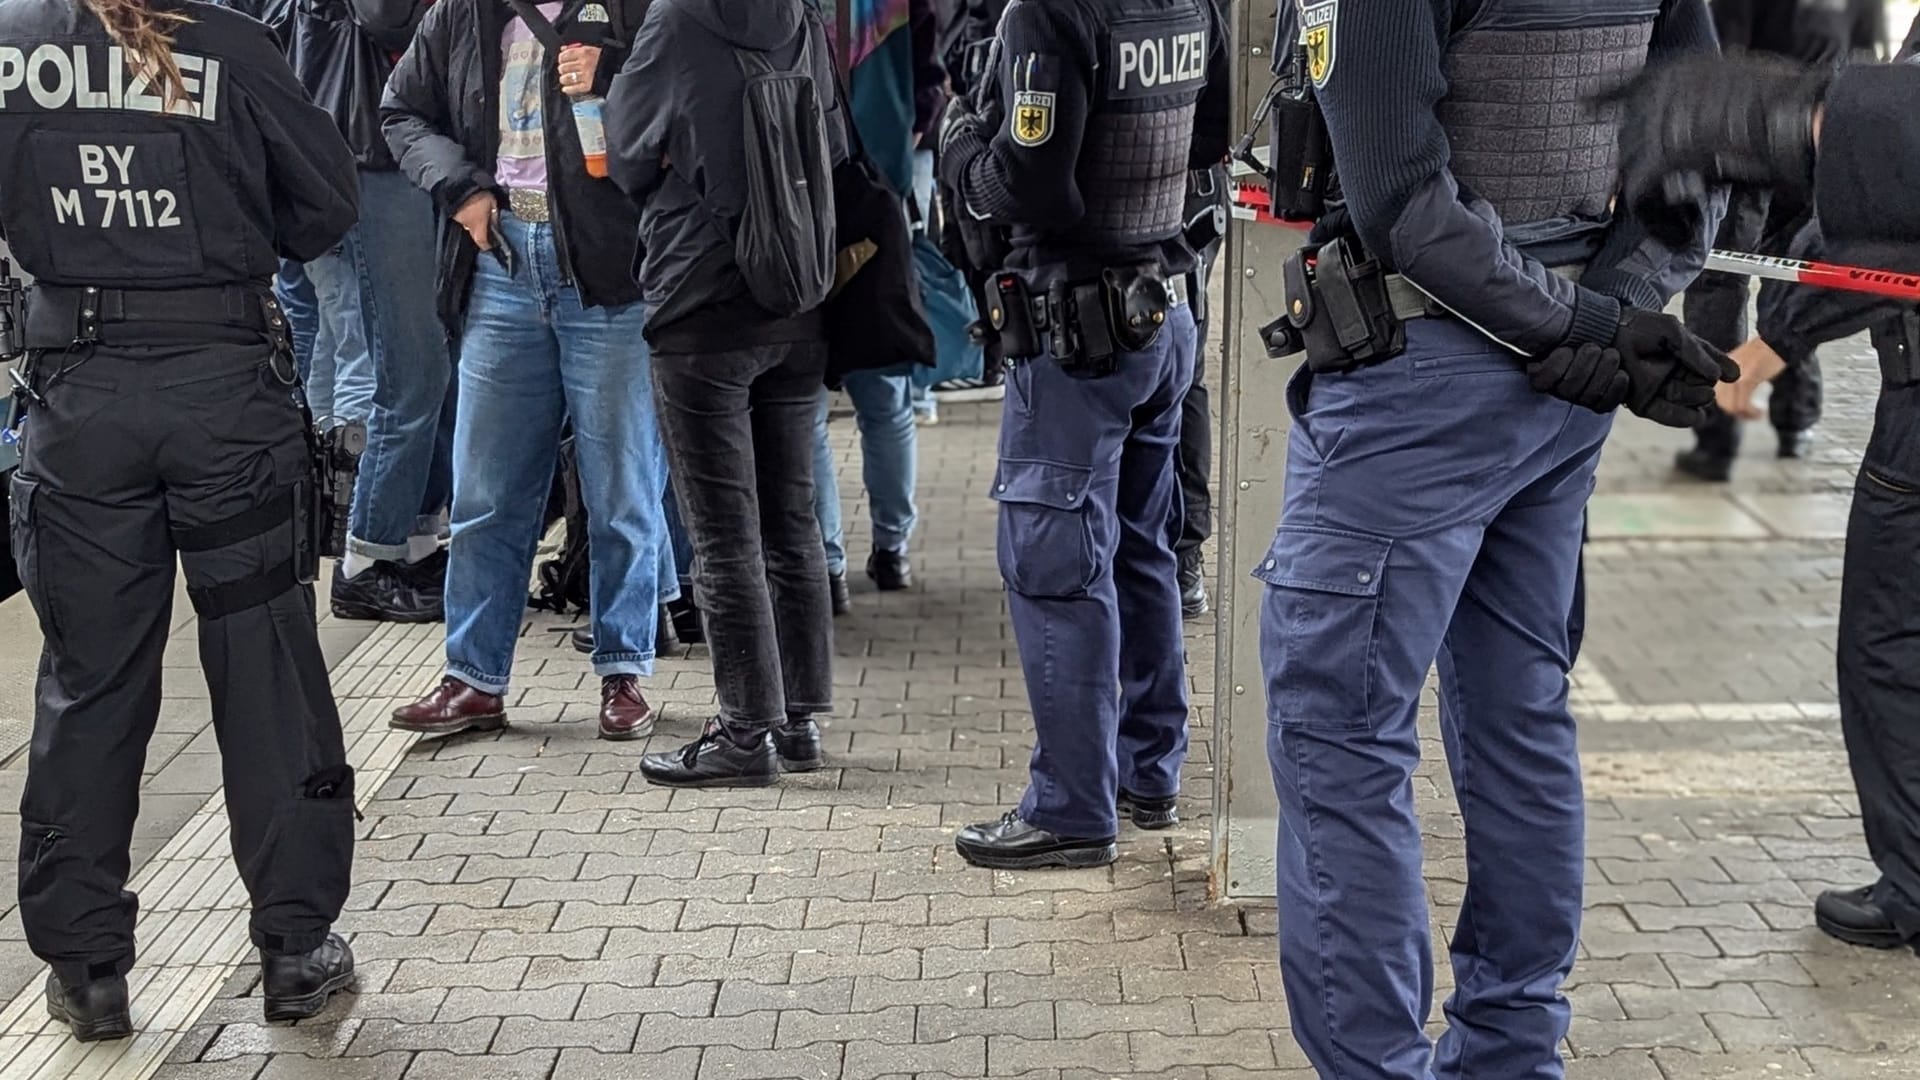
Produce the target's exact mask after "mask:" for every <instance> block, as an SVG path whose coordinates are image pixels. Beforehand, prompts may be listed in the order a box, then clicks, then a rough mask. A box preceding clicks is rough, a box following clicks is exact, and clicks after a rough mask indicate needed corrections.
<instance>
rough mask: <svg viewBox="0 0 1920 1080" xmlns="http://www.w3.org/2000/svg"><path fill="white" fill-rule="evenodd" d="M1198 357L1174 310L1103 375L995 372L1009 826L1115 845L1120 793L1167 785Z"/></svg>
mask: <svg viewBox="0 0 1920 1080" xmlns="http://www.w3.org/2000/svg"><path fill="white" fill-rule="evenodd" d="M1197 347H1198V333H1197V331H1196V330H1195V329H1194V324H1193V313H1192V311H1191V310H1189V309H1188V308H1187V307H1185V306H1181V307H1176V308H1174V309H1172V310H1171V311H1169V312H1168V318H1167V323H1166V326H1165V327H1164V328H1163V329H1162V331H1161V332H1160V335H1159V338H1158V339H1157V340H1156V341H1155V342H1154V343H1153V345H1152V346H1150V347H1149V348H1147V349H1145V350H1143V351H1141V352H1135V353H1123V354H1121V355H1120V356H1119V357H1118V358H1117V362H1116V366H1117V370H1116V371H1115V372H1114V373H1113V374H1111V375H1107V376H1104V377H1101V378H1094V379H1087V378H1078V377H1075V376H1073V375H1069V374H1068V373H1066V372H1064V371H1062V370H1061V369H1060V365H1059V364H1058V363H1056V362H1055V361H1054V360H1053V359H1052V357H1050V356H1046V355H1042V356H1040V357H1037V358H1035V359H1032V360H1023V361H1021V362H1020V363H1019V364H1018V365H1017V366H1016V367H1015V368H1014V369H1013V370H1012V371H1011V372H1009V374H1008V376H1007V397H1006V405H1005V408H1004V414H1003V418H1002V421H1001V427H1000V464H999V468H998V469H997V470H996V475H995V477H994V482H993V497H994V499H995V500H996V501H997V502H999V504H1000V533H999V555H1000V573H1001V576H1002V577H1003V578H1005V579H1006V585H1007V606H1008V608H1009V609H1010V610H1011V613H1012V616H1013V632H1014V637H1015V639H1016V641H1017V642H1018V643H1019V646H1020V666H1021V668H1022V669H1023V671H1024V672H1025V674H1026V680H1027V694H1028V698H1029V700H1030V702H1031V703H1032V707H1033V718H1034V727H1035V729H1036V730H1035V737H1034V747H1033V761H1032V766H1031V773H1032V782H1031V783H1030V784H1029V786H1028V788H1027V794H1026V797H1025V798H1024V799H1023V800H1022V801H1021V803H1020V816H1021V817H1022V818H1023V819H1025V820H1026V821H1028V822H1030V823H1032V824H1034V825H1036V826H1038V827H1040V828H1042V829H1046V830H1048V831H1050V832H1053V833H1057V834H1059V835H1061V836H1068V837H1079V838H1090V839H1097V838H1102V837H1109V836H1113V835H1115V834H1116V833H1117V832H1118V831H1119V822H1118V819H1117V817H1116V815H1115V812H1114V801H1115V797H1116V789H1117V788H1119V787H1125V788H1126V789H1127V791H1129V792H1130V793H1132V794H1134V795H1139V796H1142V797H1144V798H1164V797H1167V796H1170V795H1173V794H1175V793H1176V792H1177V791H1178V790H1179V787H1180V766H1181V763H1182V762H1184V761H1185V760H1186V756H1187V675H1186V656H1185V652H1184V646H1183V643H1182V641H1181V637H1180V629H1181V621H1180V587H1179V584H1178V573H1177V570H1178V562H1177V559H1176V557H1175V556H1174V553H1173V545H1174V542H1175V541H1176V540H1177V539H1178V538H1179V535H1180V524H1181V510H1180V483H1179V479H1178V477H1177V475H1176V473H1175V458H1176V456H1177V453H1178V449H1179V443H1180V403H1181V401H1182V399H1183V398H1184V397H1185V396H1186V392H1187V387H1188V386H1190V385H1191V384H1192V383H1193V365H1194V357H1195V352H1196V349H1197Z"/></svg>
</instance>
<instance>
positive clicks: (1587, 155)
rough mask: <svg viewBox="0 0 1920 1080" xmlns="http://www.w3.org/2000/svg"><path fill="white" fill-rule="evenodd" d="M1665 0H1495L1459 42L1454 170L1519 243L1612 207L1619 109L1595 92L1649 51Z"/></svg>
mask: <svg viewBox="0 0 1920 1080" xmlns="http://www.w3.org/2000/svg"><path fill="white" fill-rule="evenodd" d="M1658 13H1659V2H1658V0H1586V2H1582V3H1572V2H1569V0H1483V3H1482V4H1481V6H1480V8H1479V10H1477V11H1475V12H1474V13H1473V15H1472V17H1471V18H1469V19H1468V20H1467V22H1466V24H1465V25H1463V26H1461V27H1460V28H1459V29H1457V30H1456V31H1455V32H1454V34H1453V37H1452V39H1451V40H1450V42H1449V44H1448V48H1447V55H1446V58H1445V60H1444V61H1443V65H1442V67H1443V71H1444V73H1445V75H1446V78H1447V85H1448V94H1447V96H1446V98H1444V99H1443V100H1442V101H1441V102H1440V104H1439V107H1438V109H1437V111H1438V113H1439V117H1440V123H1441V125H1442V126H1443V127H1444V128H1445V129H1446V132H1447V139H1448V142H1449V143H1451V144H1452V154H1453V156H1452V170H1453V175H1454V177H1455V178H1456V179H1458V180H1459V181H1460V184H1461V186H1462V187H1464V188H1467V189H1469V190H1470V191H1471V192H1472V193H1473V194H1475V195H1478V196H1480V197H1481V198H1483V199H1485V200H1487V201H1488V202H1489V203H1491V204H1492V205H1493V207H1494V209H1495V210H1496V211H1498V212H1499V214H1500V219H1501V221H1502V222H1503V223H1504V224H1505V225H1506V227H1507V229H1508V231H1509V233H1512V234H1515V235H1513V239H1514V240H1515V242H1517V243H1526V242H1533V241H1541V240H1550V239H1557V238H1560V237H1563V236H1568V235H1572V234H1574V233H1578V232H1582V231H1585V230H1587V229H1591V228H1593V227H1595V226H1596V225H1597V224H1598V223H1600V222H1603V221H1605V220H1606V218H1607V212H1608V204H1609V202H1610V200H1611V199H1612V198H1613V194H1614V191H1615V188H1616V187H1617V185H1618V181H1619V162H1618V160H1617V157H1618V140H1617V138H1616V135H1617V131H1616V119H1615V116H1614V114H1613V111H1612V110H1610V109H1595V108H1593V107H1592V106H1589V105H1587V104H1586V99H1587V98H1588V97H1590V96H1591V95H1592V94H1594V93H1595V92H1597V91H1600V90H1605V89H1609V88H1611V87H1613V86H1616V85H1618V84H1619V83H1621V82H1623V81H1624V80H1625V79H1627V78H1628V77H1629V76H1631V75H1632V74H1633V73H1635V72H1637V71H1639V70H1640V69H1641V67H1643V66H1645V64H1646V62H1647V47H1648V44H1649V42H1650V41H1651V39H1652V36H1653V20H1654V17H1655V16H1656V15H1657V14H1658Z"/></svg>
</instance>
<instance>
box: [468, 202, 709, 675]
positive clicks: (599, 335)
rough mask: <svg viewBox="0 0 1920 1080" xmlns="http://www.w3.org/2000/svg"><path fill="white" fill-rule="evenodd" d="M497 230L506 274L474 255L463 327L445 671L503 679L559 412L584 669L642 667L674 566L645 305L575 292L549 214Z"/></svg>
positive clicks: (625, 671)
mask: <svg viewBox="0 0 1920 1080" xmlns="http://www.w3.org/2000/svg"><path fill="white" fill-rule="evenodd" d="M500 232H501V235H502V236H504V237H505V239H506V242H507V246H508V247H509V248H511V249H512V252H513V267H514V274H513V276H512V277H509V276H508V275H507V272H506V271H505V270H503V269H502V268H501V267H500V266H499V264H498V263H496V262H495V261H494V259H493V257H492V256H490V255H484V254H483V255H481V256H480V259H479V262H478V264H477V267H476V269H475V272H474V279H473V293H472V296H471V297H470V298H469V300H468V304H467V315H466V330H465V334H464V335H463V337H462V339H461V341H462V345H461V357H460V393H459V403H460V404H459V414H458V420H457V422H456V423H455V425H454V439H453V544H452V547H451V549H450V551H449V560H448V564H447V592H446V607H447V673H448V674H450V675H452V676H453V677H455V678H457V679H459V680H460V681H462V682H464V683H467V684H468V685H470V686H473V687H475V688H477V689H480V690H483V691H486V692H487V693H491V694H499V693H504V692H505V691H506V688H507V683H508V679H509V676H510V674H511V673H512V671H513V649H514V644H515V642H516V641H517V640H518V638H519V636H520V626H521V621H522V619H523V617H524V615H525V611H526V593H527V579H528V578H529V577H530V576H531V574H532V571H533V559H534V554H535V548H536V547H537V545H538V544H539V542H540V526H541V518H542V515H543V512H544V510H545V507H546V500H547V494H548V491H549V490H550V489H551V487H552V484H553V470H554V458H555V455H556V453H557V448H558V446H559V442H560V430H561V425H562V424H563V423H564V422H565V420H566V419H567V417H568V416H569V415H570V416H571V417H572V419H573V433H574V452H575V454H576V455H577V457H578V461H579V466H580V495H581V498H582V499H583V500H584V501H585V503H586V508H587V528H588V544H589V547H590V549H591V550H592V552H593V557H592V563H591V570H590V575H591V581H590V585H589V592H590V594H591V595H592V598H593V600H592V602H593V616H592V622H593V644H594V651H593V669H594V671H595V672H596V673H598V674H599V675H601V676H603V677H604V676H608V675H650V674H652V673H653V659H654V647H655V644H654V633H655V629H656V626H657V623H658V619H659V605H660V603H661V598H662V596H663V595H665V596H669V597H670V596H672V595H674V592H675V589H674V584H675V579H674V577H673V571H672V570H671V569H670V567H671V565H672V554H671V545H670V544H669V542H668V538H667V526H666V514H665V513H664V511H663V509H662V505H661V499H662V497H663V494H664V492H665V489H666V483H667V463H666V460H667V459H666V450H665V448H664V447H662V445H661V443H660V426H659V420H658V417H657V416H656V414H655V412H654V403H653V388H652V363H651V357H650V356H649V354H648V352H647V347H646V344H645V342H644V340H643V339H642V337H641V333H640V331H641V327H642V326H643V325H644V324H645V322H646V318H647V313H646V309H645V308H644V307H643V306H642V305H640V304H629V305H627V306H625V307H618V308H605V307H582V306H581V303H580V294H579V293H578V292H577V291H576V290H575V289H574V287H573V286H572V285H570V284H563V283H562V280H561V273H560V261H559V257H558V255H557V254H556V253H555V250H554V243H553V227H552V226H551V225H545V224H540V225H535V224H529V223H527V222H523V221H521V220H520V219H518V218H516V217H514V216H513V215H511V214H503V215H502V216H501V218H500ZM663 575H665V576H664V577H663Z"/></svg>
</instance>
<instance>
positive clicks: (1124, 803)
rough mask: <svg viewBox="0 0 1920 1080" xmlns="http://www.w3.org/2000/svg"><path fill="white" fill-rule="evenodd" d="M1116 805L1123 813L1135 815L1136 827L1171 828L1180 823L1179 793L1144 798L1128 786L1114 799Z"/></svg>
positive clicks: (1151, 828)
mask: <svg viewBox="0 0 1920 1080" xmlns="http://www.w3.org/2000/svg"><path fill="white" fill-rule="evenodd" d="M1114 807H1115V809H1117V810H1119V812H1120V813H1121V814H1122V815H1127V814H1131V815H1133V824H1134V826H1135V827H1136V828H1141V829H1148V830H1155V829H1171V828H1173V827H1174V826H1175V825H1178V824H1180V797H1179V796H1178V795H1170V796H1168V797H1166V798H1164V799H1143V798H1141V797H1140V796H1138V795H1135V794H1134V793H1133V792H1131V791H1128V790H1127V789H1126V788H1121V789H1120V797H1119V798H1117V799H1115V800H1114Z"/></svg>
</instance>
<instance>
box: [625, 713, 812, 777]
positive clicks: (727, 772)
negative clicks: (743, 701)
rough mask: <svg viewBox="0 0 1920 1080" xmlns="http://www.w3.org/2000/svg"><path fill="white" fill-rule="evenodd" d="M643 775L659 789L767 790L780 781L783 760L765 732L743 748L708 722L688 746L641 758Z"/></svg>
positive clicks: (723, 729) (717, 725) (710, 721)
mask: <svg viewBox="0 0 1920 1080" xmlns="http://www.w3.org/2000/svg"><path fill="white" fill-rule="evenodd" d="M640 775H642V776H644V777H646V778H647V782H648V783H650V784H657V785H659V786H660V787H688V788H703V787H767V786H769V785H771V784H773V783H775V782H777V781H778V780H779V779H780V758H779V756H778V755H777V754H776V753H775V751H774V748H773V739H771V738H769V737H768V736H767V735H766V734H765V733H762V734H760V735H759V736H758V737H756V738H755V739H754V740H753V741H752V742H751V743H748V744H747V745H745V746H742V745H740V744H739V743H738V742H736V741H735V740H734V738H733V736H732V735H729V734H728V733H727V730H726V728H725V727H723V726H721V723H720V721H718V720H709V721H707V730H706V731H704V732H702V733H701V735H700V737H699V738H697V739H695V740H693V741H692V742H690V743H688V744H687V745H686V746H683V747H681V748H680V749H678V750H671V751H668V752H667V753H664V754H648V755H647V756H645V757H643V758H641V759H640Z"/></svg>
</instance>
